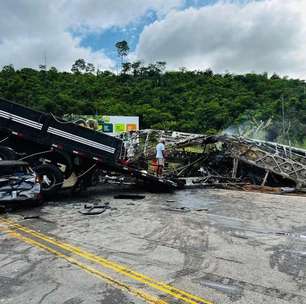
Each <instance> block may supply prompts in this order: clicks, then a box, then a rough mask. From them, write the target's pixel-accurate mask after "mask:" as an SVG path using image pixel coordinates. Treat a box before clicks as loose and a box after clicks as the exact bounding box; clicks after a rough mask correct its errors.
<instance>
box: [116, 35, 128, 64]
mask: <svg viewBox="0 0 306 304" xmlns="http://www.w3.org/2000/svg"><path fill="white" fill-rule="evenodd" d="M115 46H116V48H117V53H118V56H119V57H120V59H121V64H122V63H123V58H124V57H126V56H127V55H128V53H129V50H130V48H129V45H128V43H127V42H126V41H125V40H122V41H118V42H117V43H116V44H115Z"/></svg>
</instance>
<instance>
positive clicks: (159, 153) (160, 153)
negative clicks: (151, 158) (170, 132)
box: [156, 143, 165, 158]
mask: <svg viewBox="0 0 306 304" xmlns="http://www.w3.org/2000/svg"><path fill="white" fill-rule="evenodd" d="M163 151H165V145H164V144H163V143H159V144H158V145H157V146H156V158H164V155H163Z"/></svg>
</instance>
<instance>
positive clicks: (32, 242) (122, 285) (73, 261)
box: [8, 231, 167, 304]
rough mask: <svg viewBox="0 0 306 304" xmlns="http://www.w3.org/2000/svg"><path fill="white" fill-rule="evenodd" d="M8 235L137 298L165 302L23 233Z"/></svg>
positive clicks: (13, 232)
mask: <svg viewBox="0 0 306 304" xmlns="http://www.w3.org/2000/svg"><path fill="white" fill-rule="evenodd" d="M8 235H10V236H11V237H14V238H16V239H19V240H21V241H23V242H25V243H27V244H30V245H32V246H35V247H38V248H40V249H42V250H44V251H47V252H50V253H52V254H54V255H56V256H57V257H60V258H62V259H64V260H66V261H68V262H69V263H70V264H73V265H75V266H78V267H79V268H81V269H82V270H84V271H86V272H88V273H90V274H92V275H94V276H96V277H98V278H99V279H102V280H103V281H105V282H106V283H108V284H111V285H113V286H114V287H116V288H120V289H121V290H123V291H127V292H129V293H131V294H133V295H135V296H137V297H139V298H141V299H142V300H145V301H146V302H148V303H152V304H167V303H166V302H165V301H163V300H160V299H158V298H156V297H154V296H152V295H150V294H148V293H146V292H143V291H142V290H140V289H137V288H134V287H132V286H129V285H128V284H125V283H122V282H120V281H118V280H116V279H114V278H112V277H111V276H109V275H107V274H105V273H103V272H101V271H99V270H96V269H94V268H92V267H90V266H87V265H86V264H83V263H81V262H79V261H77V260H76V259H74V258H72V257H70V256H67V255H64V254H63V253H61V252H59V251H57V250H55V249H53V248H50V247H48V246H46V245H44V244H41V243H39V242H37V241H35V240H33V239H31V238H28V237H25V236H23V235H21V234H20V233H18V232H16V231H10V232H8Z"/></svg>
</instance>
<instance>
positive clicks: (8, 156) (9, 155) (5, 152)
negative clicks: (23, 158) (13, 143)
mask: <svg viewBox="0 0 306 304" xmlns="http://www.w3.org/2000/svg"><path fill="white" fill-rule="evenodd" d="M15 159H16V153H15V152H14V150H13V149H11V148H9V147H3V146H0V160H15Z"/></svg>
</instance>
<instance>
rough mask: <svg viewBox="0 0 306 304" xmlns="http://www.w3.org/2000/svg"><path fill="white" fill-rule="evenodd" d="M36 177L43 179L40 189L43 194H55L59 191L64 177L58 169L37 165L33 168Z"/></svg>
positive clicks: (49, 165)
mask: <svg viewBox="0 0 306 304" xmlns="http://www.w3.org/2000/svg"><path fill="white" fill-rule="evenodd" d="M34 171H35V172H36V174H37V175H39V176H42V177H43V181H42V184H41V189H42V193H43V194H48V195H51V194H55V193H56V192H57V191H58V190H59V189H61V187H62V185H63V182H64V175H63V173H62V172H61V170H60V169H58V168H57V167H56V166H54V165H51V164H44V165H39V166H37V167H35V168H34Z"/></svg>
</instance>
